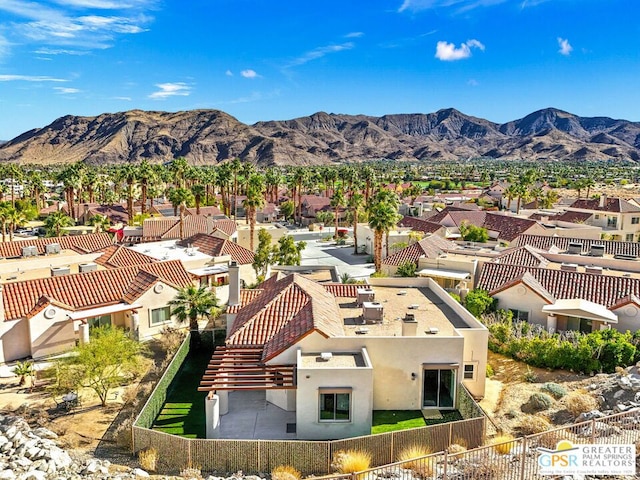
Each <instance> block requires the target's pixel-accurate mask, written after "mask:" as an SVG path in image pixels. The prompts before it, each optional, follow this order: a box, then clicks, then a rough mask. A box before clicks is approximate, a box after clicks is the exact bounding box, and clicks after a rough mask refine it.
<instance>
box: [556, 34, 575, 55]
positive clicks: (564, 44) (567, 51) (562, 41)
mask: <svg viewBox="0 0 640 480" xmlns="http://www.w3.org/2000/svg"><path fill="white" fill-rule="evenodd" d="M558 46H559V47H560V49H559V50H558V52H559V53H560V54H561V55H565V56H567V57H568V56H569V55H571V52H572V51H573V47H572V46H571V44H570V43H569V40H567V39H566V38H561V37H558Z"/></svg>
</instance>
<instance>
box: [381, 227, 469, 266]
mask: <svg viewBox="0 0 640 480" xmlns="http://www.w3.org/2000/svg"><path fill="white" fill-rule="evenodd" d="M456 248H457V245H456V244H455V243H454V242H451V241H449V240H446V239H444V238H442V237H439V236H438V235H431V236H429V237H427V238H423V239H422V240H420V241H419V242H416V243H414V244H412V245H409V246H408V247H407V248H404V249H402V250H400V251H399V252H396V253H394V254H393V255H390V256H388V257H387V258H385V259H384V260H382V263H383V264H384V265H393V266H398V265H402V264H403V263H405V262H417V261H418V259H419V258H422V257H426V258H436V257H438V256H439V255H440V254H441V253H443V252H445V251H448V250H455V249H456Z"/></svg>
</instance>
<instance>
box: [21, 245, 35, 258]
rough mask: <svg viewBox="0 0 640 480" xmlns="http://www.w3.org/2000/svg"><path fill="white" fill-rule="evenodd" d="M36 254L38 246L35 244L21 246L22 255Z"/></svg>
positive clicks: (32, 255) (31, 255)
mask: <svg viewBox="0 0 640 480" xmlns="http://www.w3.org/2000/svg"><path fill="white" fill-rule="evenodd" d="M37 255H38V248H37V247H36V246H35V245H30V246H28V247H22V256H23V257H35V256H37Z"/></svg>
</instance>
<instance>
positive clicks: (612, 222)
mask: <svg viewBox="0 0 640 480" xmlns="http://www.w3.org/2000/svg"><path fill="white" fill-rule="evenodd" d="M617 226H618V217H607V227H610V228H616V227H617Z"/></svg>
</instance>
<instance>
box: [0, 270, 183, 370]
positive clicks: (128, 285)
mask: <svg viewBox="0 0 640 480" xmlns="http://www.w3.org/2000/svg"><path fill="white" fill-rule="evenodd" d="M191 283H192V278H191V276H190V275H189V274H188V273H187V271H186V270H185V269H184V267H183V266H182V263H180V262H179V261H169V262H153V263H146V264H144V265H137V266H130V267H122V268H112V269H107V270H95V271H87V272H84V273H76V274H65V275H57V276H51V277H48V278H37V279H32V280H24V281H17V282H13V283H8V284H5V285H2V286H1V287H0V288H1V291H0V302H1V305H0V362H9V361H12V360H17V359H21V358H26V357H32V358H34V359H38V358H43V357H47V356H49V355H53V354H57V353H61V352H64V351H67V350H69V349H71V348H72V347H73V346H75V345H76V343H77V342H86V341H88V340H89V330H90V328H92V327H93V326H97V325H105V324H109V325H114V326H118V327H123V328H126V329H128V330H131V331H132V332H133V333H134V335H135V336H136V337H137V338H139V339H141V340H144V339H147V338H150V337H151V336H152V335H154V334H157V333H160V331H161V330H162V328H164V327H165V326H166V325H171V324H173V320H172V318H171V316H170V309H169V306H168V302H169V301H170V300H171V299H172V298H173V297H174V296H175V294H176V292H177V290H178V289H180V288H182V287H185V286H187V285H189V284H191Z"/></svg>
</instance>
